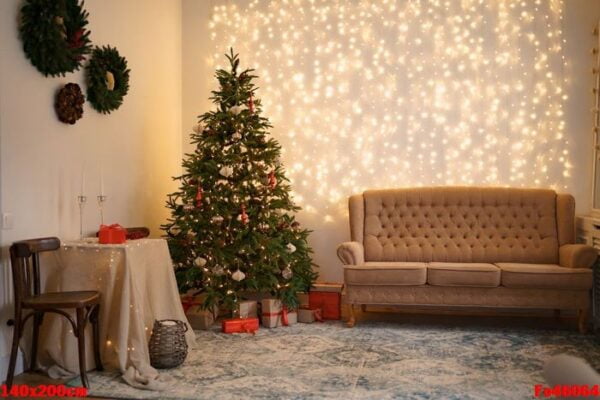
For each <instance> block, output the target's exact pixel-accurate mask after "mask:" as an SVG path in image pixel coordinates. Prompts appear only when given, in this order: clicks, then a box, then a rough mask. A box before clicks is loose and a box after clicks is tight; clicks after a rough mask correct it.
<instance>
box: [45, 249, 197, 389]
mask: <svg viewBox="0 0 600 400" xmlns="http://www.w3.org/2000/svg"><path fill="white" fill-rule="evenodd" d="M54 257H55V260H54V261H55V262H47V263H46V264H45V265H43V266H42V268H41V270H42V271H41V273H42V282H43V283H42V290H43V291H44V292H53V291H69V290H98V291H99V292H100V293H101V296H102V299H101V305H100V354H101V358H102V362H103V364H104V368H105V369H119V370H120V371H121V372H123V373H124V374H125V375H124V377H127V378H128V379H126V380H128V381H129V383H130V384H135V382H133V383H132V382H131V380H132V379H133V380H135V381H136V382H138V383H140V384H141V385H147V383H148V382H151V381H152V380H154V379H155V378H156V377H157V371H156V370H155V369H154V368H152V366H150V357H149V353H148V345H147V343H148V340H149V338H150V333H151V330H152V325H153V323H154V320H156V319H159V320H160V319H177V320H182V321H185V322H186V323H187V319H186V317H185V314H184V311H183V308H182V306H181V301H180V298H179V293H178V290H177V283H176V281H175V274H174V272H173V268H172V262H171V257H170V255H169V250H168V247H167V243H166V242H165V241H164V240H162V239H140V240H132V241H128V242H127V243H125V244H121V245H100V244H98V243H97V242H96V241H95V239H90V240H87V241H78V242H65V243H63V245H62V246H61V249H60V250H59V251H57V252H54ZM48 261H51V260H48ZM188 328H189V325H188ZM86 334H87V336H86V347H87V353H86V356H87V360H86V361H87V367H88V369H93V368H94V367H95V365H94V357H93V353H92V343H93V342H92V332H91V326H90V325H89V324H88V326H87V328H86ZM186 339H187V342H188V346H189V347H190V348H191V347H192V345H193V343H194V331H193V330H192V329H191V328H189V329H188V331H187V333H186ZM39 354H40V361H41V363H42V366H44V367H50V366H51V365H58V366H59V367H62V369H64V370H66V371H70V372H71V373H73V374H76V373H78V371H79V363H78V358H77V340H76V338H75V337H74V335H73V332H72V328H71V325H70V324H69V323H68V322H67V321H66V319H65V318H62V317H60V316H57V315H54V314H51V313H49V314H47V315H46V316H45V318H44V323H43V325H42V328H41V332H40V353H39ZM132 377H133V378H132ZM150 388H152V387H150Z"/></svg>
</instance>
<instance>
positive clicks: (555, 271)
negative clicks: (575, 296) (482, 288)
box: [496, 263, 592, 290]
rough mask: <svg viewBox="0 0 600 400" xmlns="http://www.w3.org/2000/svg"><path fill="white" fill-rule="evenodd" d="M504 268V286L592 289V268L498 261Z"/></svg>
mask: <svg viewBox="0 0 600 400" xmlns="http://www.w3.org/2000/svg"><path fill="white" fill-rule="evenodd" d="M496 265H497V266H498V267H499V268H500V269H501V270H502V286H506V287H511V288H538V289H578V290H581V289H590V288H591V287H592V270H591V269H590V268H566V267H561V266H560V265H554V264H519V263H496Z"/></svg>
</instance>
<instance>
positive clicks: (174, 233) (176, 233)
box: [170, 225, 181, 235]
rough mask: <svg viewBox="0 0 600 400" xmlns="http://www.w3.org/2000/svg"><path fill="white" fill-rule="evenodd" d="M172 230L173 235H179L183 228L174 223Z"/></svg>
mask: <svg viewBox="0 0 600 400" xmlns="http://www.w3.org/2000/svg"><path fill="white" fill-rule="evenodd" d="M170 231H171V233H172V234H173V235H179V234H180V233H181V228H180V227H179V226H178V225H173V226H172V227H171V229H170Z"/></svg>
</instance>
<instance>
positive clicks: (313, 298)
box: [308, 282, 344, 319]
mask: <svg viewBox="0 0 600 400" xmlns="http://www.w3.org/2000/svg"><path fill="white" fill-rule="evenodd" d="M343 287H344V285H342V284H341V283H327V282H323V283H315V284H314V285H313V286H312V287H311V288H310V292H309V294H308V301H309V307H310V308H311V309H317V308H320V309H321V317H322V318H323V319H341V318H342V307H341V305H342V288H343Z"/></svg>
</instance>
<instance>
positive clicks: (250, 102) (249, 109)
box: [248, 93, 254, 114]
mask: <svg viewBox="0 0 600 400" xmlns="http://www.w3.org/2000/svg"><path fill="white" fill-rule="evenodd" d="M248 111H250V114H254V99H253V98H252V93H250V100H249V101H248Z"/></svg>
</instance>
